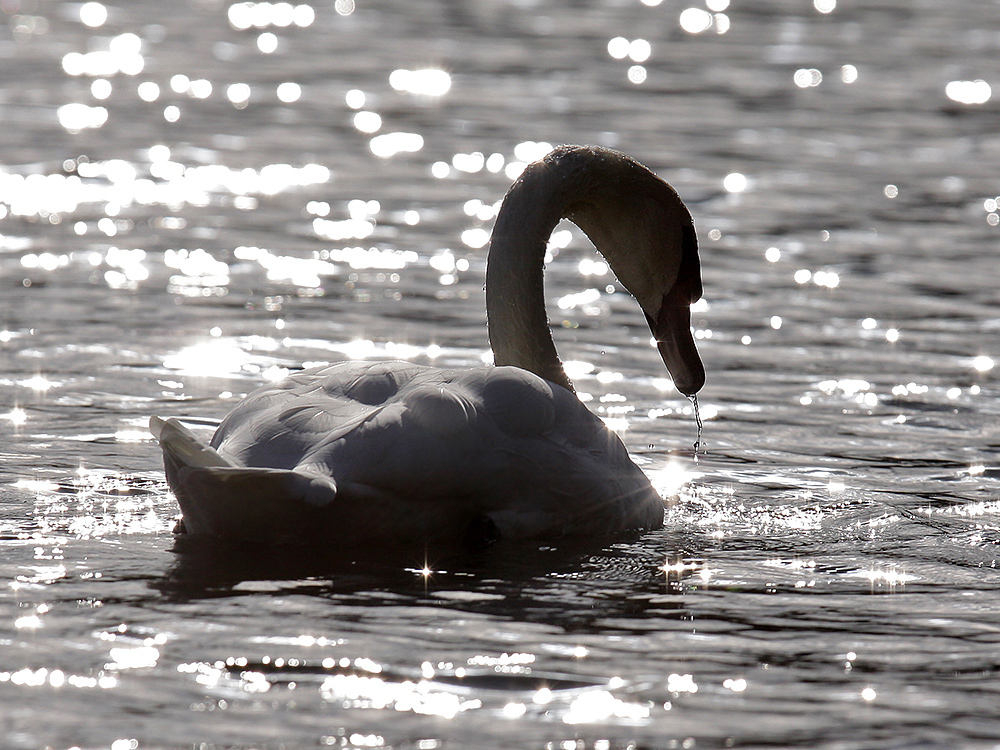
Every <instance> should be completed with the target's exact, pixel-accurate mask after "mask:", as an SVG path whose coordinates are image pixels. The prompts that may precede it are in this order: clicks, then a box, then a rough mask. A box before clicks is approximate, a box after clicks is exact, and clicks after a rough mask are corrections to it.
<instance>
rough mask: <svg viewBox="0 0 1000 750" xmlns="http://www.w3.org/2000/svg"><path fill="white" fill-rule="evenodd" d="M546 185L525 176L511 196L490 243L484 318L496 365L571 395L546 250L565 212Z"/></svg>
mask: <svg viewBox="0 0 1000 750" xmlns="http://www.w3.org/2000/svg"><path fill="white" fill-rule="evenodd" d="M540 182H543V180H538V179H531V177H530V176H529V178H528V179H524V176H522V178H521V179H519V180H518V181H517V182H515V183H514V185H513V187H512V188H511V189H510V191H509V192H508V193H507V195H506V197H505V198H504V200H503V205H502V206H501V208H500V213H499V214H498V215H497V220H496V224H495V225H494V226H493V234H492V236H491V238H490V250H489V258H488V260H487V264H486V319H487V329H488V331H489V338H490V346H491V347H492V348H493V362H494V364H496V365H498V366H499V365H514V366H516V367H521V368H523V369H525V370H529V371H531V372H533V373H535V374H536V375H539V376H541V377H543V378H545V379H546V380H550V381H552V382H553V383H557V384H559V385H561V386H563V387H564V388H567V389H569V390H571V391H572V390H573V385H572V383H570V380H569V378H568V377H566V373H565V372H564V371H563V366H562V362H560V361H559V355H558V354H557V353H556V346H555V343H554V342H553V341H552V333H551V332H550V330H549V323H548V318H547V316H546V313H545V291H544V288H543V283H542V277H543V269H544V264H545V246H546V243H547V242H548V239H549V236H550V235H551V234H552V230H553V229H554V228H555V226H556V224H558V223H559V220H560V219H561V218H562V214H563V207H562V206H561V205H560V201H558V199H557V198H558V196H555V195H553V194H552V193H551V191H549V190H546V189H545V185H543V184H539V183H540Z"/></svg>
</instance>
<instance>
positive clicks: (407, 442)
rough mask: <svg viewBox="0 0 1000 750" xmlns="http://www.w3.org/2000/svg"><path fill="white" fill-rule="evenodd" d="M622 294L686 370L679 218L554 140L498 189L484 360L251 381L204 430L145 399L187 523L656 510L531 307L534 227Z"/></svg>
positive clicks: (303, 533) (658, 193)
mask: <svg viewBox="0 0 1000 750" xmlns="http://www.w3.org/2000/svg"><path fill="white" fill-rule="evenodd" d="M563 217H565V218H569V219H570V220H572V221H573V222H574V223H576V224H577V225H578V226H579V227H580V228H581V229H583V231H584V232H586V234H587V235H588V237H590V239H591V240H592V241H593V242H594V244H595V246H596V247H597V249H598V250H599V251H600V252H601V253H602V254H603V255H604V257H605V258H606V259H607V261H608V263H609V265H610V266H611V268H612V270H613V271H614V272H615V274H616V275H617V277H618V279H619V280H620V281H621V283H622V284H623V285H624V286H625V287H627V288H628V290H629V291H630V292H631V293H632V294H633V295H634V296H635V297H636V299H637V300H638V302H639V304H640V306H641V307H642V310H643V312H645V314H646V318H647V320H648V322H649V325H650V328H651V329H652V331H653V334H654V336H655V337H656V340H657V342H658V348H659V351H660V354H661V356H662V358H663V361H664V363H665V364H666V366H667V369H668V370H669V372H670V374H671V376H672V377H673V381H674V383H675V385H676V386H677V388H678V389H679V390H680V391H681V392H682V393H685V394H688V395H690V394H694V393H696V392H697V391H698V390H699V389H700V388H701V386H702V385H703V384H704V380H705V372H704V369H703V367H702V364H701V360H700V359H699V357H698V352H697V350H696V349H695V345H694V339H693V337H692V335H691V329H690V310H689V305H690V304H691V303H692V302H694V301H695V300H697V299H699V298H700V297H701V270H700V265H699V260H698V245H697V239H696V237H695V231H694V224H693V222H692V219H691V215H690V214H689V213H688V210H687V208H686V207H685V206H684V204H683V203H682V202H681V200H680V198H679V197H678V196H677V193H675V192H674V190H673V189H672V188H671V187H670V186H669V185H667V184H666V183H665V182H663V181H662V180H660V179H659V178H658V177H656V176H655V175H654V174H653V173H652V172H650V171H649V170H648V169H646V167H644V166H642V165H641V164H639V163H638V162H636V161H635V160H633V159H632V158H630V157H628V156H626V155H624V154H621V153H618V152H616V151H611V150H608V149H604V148H596V147H580V146H565V147H560V148H557V149H555V150H554V151H552V152H551V153H550V154H549V155H548V156H546V157H545V158H544V159H542V160H541V161H539V162H536V163H534V164H532V165H530V166H528V167H527V169H525V170H524V173H523V174H522V175H521V176H520V177H519V178H518V179H517V181H516V182H515V183H514V185H513V186H512V187H511V188H510V190H509V192H508V193H507V195H506V197H505V198H504V201H503V205H502V207H501V209H500V213H499V215H498V216H497V220H496V225H495V226H494V229H493V236H492V239H491V245H490V251H489V261H488V265H487V271H486V283H487V286H486V307H487V318H488V330H489V339H490V344H491V346H492V347H493V352H494V357H495V362H496V366H495V367H478V368H471V369H455V370H449V369H439V368H434V367H426V366H423V365H417V364H412V363H408V362H374V363H368V362H343V363H340V364H334V365H330V366H326V367H320V368H316V369H312V370H306V371H303V372H299V373H296V374H293V375H290V376H289V377H288V378H286V379H285V380H284V381H282V382H280V383H277V384H273V385H267V386H264V387H262V388H259V389H258V390H256V391H254V392H253V393H251V394H250V395H249V396H247V397H246V399H244V400H243V402H242V403H240V404H239V405H238V406H237V407H236V408H235V409H234V410H233V411H232V412H231V413H230V414H229V415H228V416H227V417H226V418H225V419H224V420H223V422H222V424H221V425H220V426H219V428H218V430H217V431H216V433H215V436H214V437H213V438H212V441H211V444H210V445H208V444H205V443H204V442H202V441H201V440H199V439H198V438H197V437H196V436H195V435H194V434H193V433H192V432H190V431H189V430H188V429H187V428H185V427H184V426H183V425H182V424H181V423H180V422H179V421H177V420H175V419H169V420H161V419H159V418H157V417H153V418H152V419H151V420H150V427H151V430H152V431H153V433H154V434H155V436H156V437H157V439H158V440H159V442H160V445H161V447H162V449H163V458H164V465H165V468H166V476H167V481H168V482H169V484H170V487H171V488H172V489H173V491H174V494H175V495H176V497H177V501H178V503H179V505H180V507H181V511H182V513H183V526H184V528H185V529H186V531H187V532H189V533H191V534H203V535H216V536H223V537H233V538H242V539H249V540H255V541H263V542H271V543H289V542H291V543H295V542H321V543H324V544H327V545H329V546H338V545H349V544H359V543H360V544H371V543H382V542H388V543H392V544H397V543H406V542H415V543H419V544H440V545H448V544H461V543H463V542H466V543H472V544H485V543H491V542H493V541H496V540H497V539H510V538H529V537H555V536H562V535H590V536H595V535H608V534H616V533H621V532H623V531H626V530H635V529H649V528H656V527H659V526H661V525H662V523H663V503H662V500H661V498H660V497H659V495H658V494H657V493H656V491H655V490H654V489H653V488H652V486H651V485H650V483H649V481H648V479H647V478H646V476H645V475H644V474H643V472H642V471H641V470H640V469H639V468H638V467H637V466H636V465H635V464H633V463H632V461H631V460H630V459H629V457H628V454H627V452H626V450H625V447H624V445H623V444H622V442H621V440H619V438H618V437H617V436H616V435H615V434H614V433H613V432H611V431H610V430H608V428H607V427H606V426H605V425H604V423H603V422H602V421H601V420H600V419H599V418H597V417H596V416H594V415H593V414H591V413H590V411H588V410H587V408H586V407H585V406H584V405H583V404H582V403H581V402H580V401H579V400H578V399H577V398H576V396H575V395H574V393H573V390H572V385H571V383H570V381H569V379H568V378H567V377H566V374H565V372H564V371H563V368H562V365H561V363H560V361H559V358H558V356H557V355H556V350H555V345H554V344H553V341H552V335H551V333H550V331H549V327H548V323H547V320H546V314H545V300H544V296H543V289H542V270H543V268H542V267H543V261H544V255H545V244H546V241H547V240H548V237H549V235H550V234H551V232H552V230H553V228H554V227H555V225H556V223H557V222H558V221H559V220H560V218H563Z"/></svg>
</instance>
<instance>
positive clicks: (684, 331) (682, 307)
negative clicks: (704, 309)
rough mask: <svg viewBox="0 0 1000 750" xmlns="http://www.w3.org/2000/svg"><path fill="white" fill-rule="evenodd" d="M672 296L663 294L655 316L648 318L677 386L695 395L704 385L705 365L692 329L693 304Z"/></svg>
mask: <svg viewBox="0 0 1000 750" xmlns="http://www.w3.org/2000/svg"><path fill="white" fill-rule="evenodd" d="M672 296H674V295H664V297H663V303H662V305H661V307H660V312H659V313H658V314H657V316H656V319H655V320H654V319H653V318H652V317H651V316H649V315H647V316H646V319H647V320H648V321H649V328H650V330H652V332H653V337H654V338H655V339H656V348H657V349H658V350H659V351H660V356H661V357H662V358H663V364H665V365H666V366H667V371H668V372H669V373H670V377H671V378H672V379H673V381H674V385H675V386H676V387H677V390H679V391H680V392H681V393H683V394H684V395H685V396H693V395H694V394H696V393H697V392H698V391H700V390H701V387H702V386H703V385H705V366H704V365H703V364H702V363H701V357H700V356H698V349H697V347H696V346H695V345H694V335H693V334H692V333H691V307H690V305H686V304H683V303H681V304H678V303H677V301H676V300H673V299H671V297H672Z"/></svg>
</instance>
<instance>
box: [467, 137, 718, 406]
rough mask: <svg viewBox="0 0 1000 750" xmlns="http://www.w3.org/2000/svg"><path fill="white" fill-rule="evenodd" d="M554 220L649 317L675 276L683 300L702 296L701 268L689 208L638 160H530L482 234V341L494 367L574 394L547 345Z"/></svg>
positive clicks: (560, 152)
mask: <svg viewBox="0 0 1000 750" xmlns="http://www.w3.org/2000/svg"><path fill="white" fill-rule="evenodd" d="M562 218H568V219H570V220H571V221H573V223H575V224H576V225H577V226H579V227H580V228H581V229H582V230H583V231H584V232H585V233H586V234H587V236H588V237H589V238H590V240H591V241H592V242H593V243H594V246H595V247H596V248H597V250H598V252H600V253H601V254H602V255H603V256H604V257H605V258H606V259H607V261H608V264H609V265H610V266H611V269H612V270H613V271H614V272H615V275H616V276H617V277H618V280H619V281H620V282H621V283H622V284H623V285H624V286H625V287H626V288H627V289H628V290H629V291H630V292H631V293H632V294H633V295H634V296H635V298H636V299H637V300H638V302H639V305H640V306H641V307H642V309H643V311H644V312H645V313H646V316H647V318H648V319H651V320H653V321H655V320H657V317H658V315H659V314H660V310H661V307H662V304H663V301H664V294H666V293H667V292H668V291H670V290H671V289H672V288H673V287H674V286H675V282H678V280H679V276H681V277H683V279H681V280H683V281H684V284H678V290H677V291H678V292H680V291H681V289H680V287H681V286H683V287H684V289H683V296H684V298H685V299H683V300H682V302H683V304H685V305H687V304H689V303H690V302H692V301H694V300H695V299H697V298H698V297H700V296H701V279H700V276H701V272H700V266H699V264H698V256H697V243H696V241H694V240H693V239H692V238H693V237H694V229H693V222H692V220H691V215H690V213H688V211H687V208H686V207H685V206H684V204H683V203H682V202H681V200H680V198H679V197H678V196H677V193H675V192H674V190H673V188H671V187H670V186H669V185H667V184H666V183H665V182H663V180H661V179H660V178H659V177H657V176H656V175H654V174H653V173H652V172H650V171H649V170H648V169H646V167H644V166H642V165H641V164H639V162H637V161H635V160H634V159H632V158H630V157H628V156H626V155H625V154H621V153H618V152H616V151H611V150H608V149H603V148H597V147H583V146H563V147H560V148H557V149H555V150H554V151H552V152H551V153H550V154H549V155H548V156H546V157H545V158H544V159H543V160H542V161H540V162H536V163H534V164H531V165H529V166H528V167H527V168H526V169H525V170H524V172H523V173H522V174H521V176H520V177H519V178H518V179H517V181H516V182H515V183H514V184H513V185H512V186H511V188H510V190H509V191H508V192H507V195H506V196H505V197H504V200H503V205H502V206H501V208H500V213H499V214H498V215H497V220H496V224H495V225H494V228H493V235H492V237H491V240H490V251H489V260H488V262H487V266H486V314H487V325H488V329H489V338H490V345H491V346H492V347H493V355H494V363H495V364H497V365H515V366H517V367H522V368H524V369H525V370H530V371H531V372H533V373H535V374H536V375H539V376H541V377H543V378H545V379H547V380H550V381H552V382H554V383H558V384H559V385H561V386H563V387H565V388H568V389H569V390H573V386H572V384H571V383H570V380H569V378H568V377H567V376H566V373H565V372H564V371H563V367H562V363H561V362H560V361H559V356H558V355H557V354H556V347H555V344H554V343H553V341H552V333H551V331H550V330H549V324H548V319H547V317H546V313H545V294H544V290H543V286H542V275H543V266H544V262H545V245H546V243H547V241H548V239H549V235H550V234H551V233H552V230H553V229H554V228H555V226H556V224H557V223H559V220H560V219H562ZM682 248H686V249H684V250H683V251H682ZM682 257H683V258H684V259H685V260H686V263H685V266H684V269H683V270H682V268H681V260H682Z"/></svg>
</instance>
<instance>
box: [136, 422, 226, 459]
mask: <svg viewBox="0 0 1000 750" xmlns="http://www.w3.org/2000/svg"><path fill="white" fill-rule="evenodd" d="M149 431H150V432H152V433H153V437H155V438H156V439H157V441H158V442H159V443H160V447H161V448H162V449H163V453H164V455H167V454H170V456H171V458H173V459H174V461H176V462H177V463H179V464H182V465H184V466H201V467H209V466H235V464H234V463H233V462H232V461H230V460H228V459H226V458H224V457H223V456H222V455H221V454H220V453H219V452H218V451H217V450H215V448H213V447H212V446H210V445H208V444H207V443H205V442H203V441H202V440H201V439H200V438H199V437H198V436H197V435H195V434H194V433H193V432H191V430H189V429H188V428H187V427H185V426H184V425H183V424H182V423H181V422H180V421H179V420H177V419H160V418H159V417H150V418H149Z"/></svg>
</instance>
